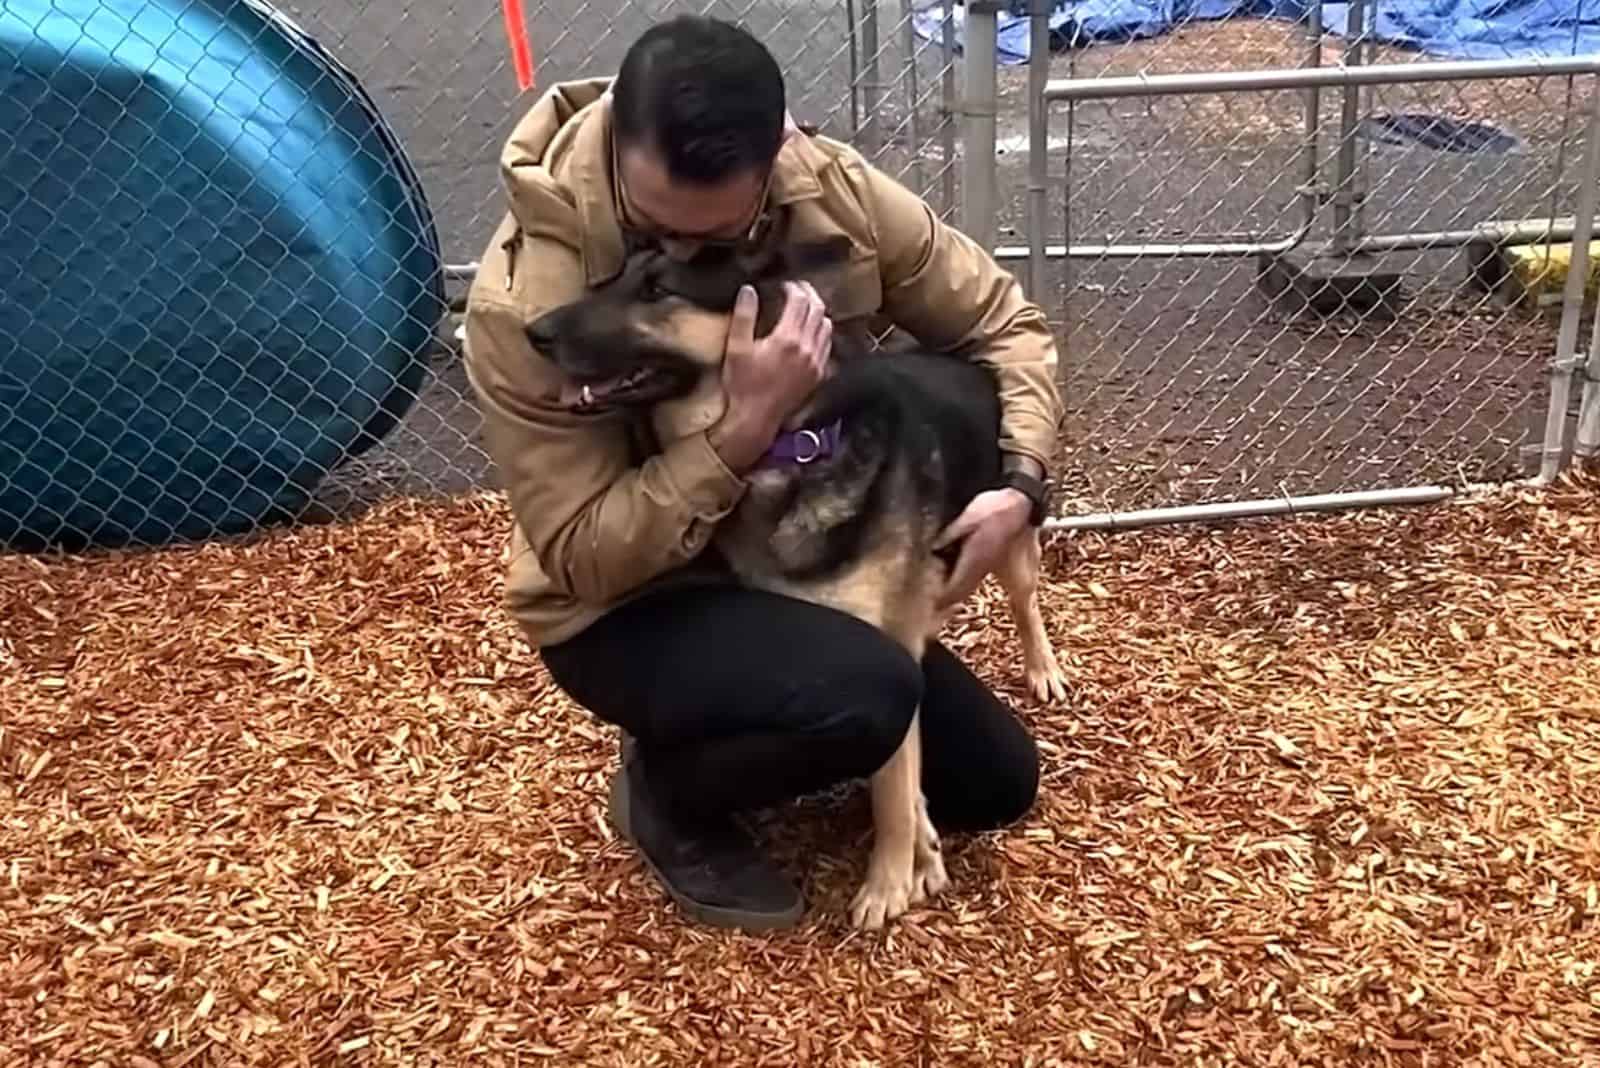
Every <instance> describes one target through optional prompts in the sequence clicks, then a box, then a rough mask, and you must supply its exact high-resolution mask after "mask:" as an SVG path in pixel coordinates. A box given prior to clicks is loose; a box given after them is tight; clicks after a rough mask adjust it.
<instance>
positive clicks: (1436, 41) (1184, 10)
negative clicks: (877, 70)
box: [913, 0, 1600, 65]
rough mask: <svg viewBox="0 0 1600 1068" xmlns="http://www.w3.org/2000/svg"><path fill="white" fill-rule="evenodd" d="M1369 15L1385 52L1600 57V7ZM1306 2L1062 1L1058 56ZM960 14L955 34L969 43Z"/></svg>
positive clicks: (933, 19)
mask: <svg viewBox="0 0 1600 1068" xmlns="http://www.w3.org/2000/svg"><path fill="white" fill-rule="evenodd" d="M1348 6H1349V5H1348V4H1344V3H1324V4H1323V6H1322V25H1323V27H1324V28H1325V29H1326V30H1327V31H1328V32H1330V33H1335V34H1337V33H1342V32H1343V31H1344V29H1345V27H1346V25H1347V24H1348V19H1349V11H1348ZM1375 6H1376V16H1375V17H1374V14H1373V5H1370V4H1369V5H1368V7H1367V22H1368V29H1369V35H1370V36H1371V37H1372V38H1373V39H1375V40H1378V41H1381V42H1384V43H1386V44H1392V45H1397V46H1400V47H1405V48H1412V49H1416V50H1417V51H1420V52H1427V53H1431V54H1433V55H1437V56H1440V57H1446V58H1451V59H1507V58H1512V57H1525V56H1547V57H1548V56H1571V55H1585V54H1589V53H1594V52H1600V0H1376V5H1375ZM1309 10H1310V4H1308V3H1306V2H1305V0H1063V2H1059V3H1057V4H1056V5H1055V6H1054V7H1053V8H1052V9H1051V14H1050V31H1051V41H1050V44H1051V47H1052V48H1053V49H1061V48H1072V47H1078V48H1082V47H1086V46H1090V45H1094V44H1101V43H1105V42H1110V41H1127V40H1133V39H1138V38H1143V37H1158V36H1160V35H1162V34H1164V33H1167V32H1168V31H1170V30H1172V29H1173V28H1174V27H1177V26H1180V25H1182V24H1184V23H1191V22H1213V21H1217V20H1220V19H1228V18H1277V19H1288V20H1293V21H1298V22H1304V21H1305V19H1306V13H1307V12H1308V11H1309ZM1025 11H1026V8H1025V7H1022V6H1018V7H1016V8H1015V9H1014V10H1013V11H1012V12H1002V13H1001V14H1000V16H999V18H998V20H997V21H998V25H999V33H998V40H997V42H996V51H997V52H998V54H999V59H1000V62H1001V63H1004V64H1007V65H1016V64H1020V63H1026V62H1027V61H1028V20H1027V17H1026V14H1025ZM943 12H944V5H943V2H942V0H919V3H918V5H917V11H916V13H915V14H914V16H913V20H914V25H915V27H916V31H917V33H918V35H920V36H921V37H923V38H924V39H925V40H929V41H933V42H938V41H940V40H942V37H943V32H944V30H943V26H942V20H943V17H944V15H943ZM963 14H964V12H963V9H962V8H961V7H960V6H959V5H958V6H957V7H956V9H955V25H954V28H953V29H954V32H953V36H954V39H955V42H956V47H957V48H958V49H959V48H960V47H961V42H962V31H963V29H964V26H963V18H962V16H963Z"/></svg>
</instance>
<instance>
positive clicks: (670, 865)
mask: <svg viewBox="0 0 1600 1068" xmlns="http://www.w3.org/2000/svg"><path fill="white" fill-rule="evenodd" d="M610 815H611V823H612V825H613V826H614V827H616V829H617V831H618V832H619V833H620V834H621V835H622V836H623V837H624V838H626V839H627V840H628V841H630V842H632V843H633V845H634V846H635V848H637V849H638V850H639V853H640V855H641V856H643V857H644V861H645V863H646V864H648V865H649V866H650V870H651V871H653V872H654V873H655V876H656V878H657V879H659V880H660V881H661V885H662V886H663V887H664V888H665V889H666V891H667V893H668V894H669V895H670V896H671V897H672V900H673V901H675V902H677V904H678V907H679V908H681V909H682V910H683V911H684V912H685V913H687V914H688V915H690V916H691V917H693V918H694V919H697V920H699V921H700V922H702V923H708V924H712V925H714V926H717V927H742V928H745V929H746V930H756V931H770V930H776V929H779V928H784V927H792V926H794V925H795V924H796V923H798V922H799V921H800V918H801V916H803V915H804V914H805V900H804V898H802V897H801V896H800V892H799V891H798V890H797V889H795V887H794V884H793V883H791V882H790V881H789V880H788V879H787V878H785V877H784V875H783V873H782V872H781V871H779V870H778V868H777V867H776V866H775V865H774V864H773V863H772V862H771V861H770V860H768V859H767V858H766V856H765V855H763V854H762V852H761V850H760V849H759V848H757V846H756V844H755V842H754V841H753V840H752V839H751V838H750V836H749V835H747V834H746V833H745V832H744V831H743V830H741V829H740V828H739V827H738V825H737V824H735V823H734V822H733V821H732V820H726V821H723V820H719V821H717V822H715V823H713V824H709V825H707V824H704V823H700V822H696V823H693V824H689V823H686V822H685V821H683V820H675V819H673V818H672V816H671V814H669V813H667V812H666V811H664V810H663V809H662V807H661V806H660V805H657V804H654V803H653V799H652V798H651V797H650V792H649V789H648V787H647V786H646V785H645V781H644V776H643V775H641V774H640V773H639V766H638V763H637V761H636V760H635V759H633V757H632V746H631V745H628V744H627V743H624V746H623V757H622V770H621V772H619V773H618V774H617V777H616V778H615V779H613V780H612V782H611V810H610Z"/></svg>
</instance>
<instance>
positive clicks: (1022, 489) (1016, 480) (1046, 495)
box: [1000, 470, 1050, 527]
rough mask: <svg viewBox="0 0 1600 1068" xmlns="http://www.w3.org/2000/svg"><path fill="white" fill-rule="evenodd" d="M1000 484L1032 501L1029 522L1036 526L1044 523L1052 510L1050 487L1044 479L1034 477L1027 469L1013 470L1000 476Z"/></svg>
mask: <svg viewBox="0 0 1600 1068" xmlns="http://www.w3.org/2000/svg"><path fill="white" fill-rule="evenodd" d="M1000 485H1001V486H1005V487H1009V488H1011V489H1014V490H1016V491H1018V492H1019V493H1021V494H1022V495H1023V496H1024V497H1026V498H1028V500H1030V501H1032V502H1033V510H1032V511H1031V512H1029V513H1028V522H1029V523H1031V524H1032V525H1034V526H1036V527H1037V526H1042V525H1043V524H1044V521H1045V517H1046V516H1047V515H1048V514H1049V511H1050V487H1049V485H1048V484H1047V483H1046V482H1045V481H1044V480H1043V479H1038V478H1034V477H1033V476H1032V475H1030V474H1028V473H1027V472H1026V471H1016V470H1012V471H1007V472H1006V473H1005V474H1004V475H1002V476H1001V477H1000Z"/></svg>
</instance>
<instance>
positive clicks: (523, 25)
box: [500, 0, 533, 92]
mask: <svg viewBox="0 0 1600 1068" xmlns="http://www.w3.org/2000/svg"><path fill="white" fill-rule="evenodd" d="M500 10H501V12H502V13H503V14H504V15H505V20H506V40H507V41H509V42H510V43H511V63H512V66H514V67H515V68H516V71H517V88H518V89H520V90H521V91H522V92H527V91H528V90H529V89H530V88H532V87H533V49H532V48H531V47H530V46H529V45H528V23H527V20H526V19H524V18H523V17H522V0H500Z"/></svg>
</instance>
